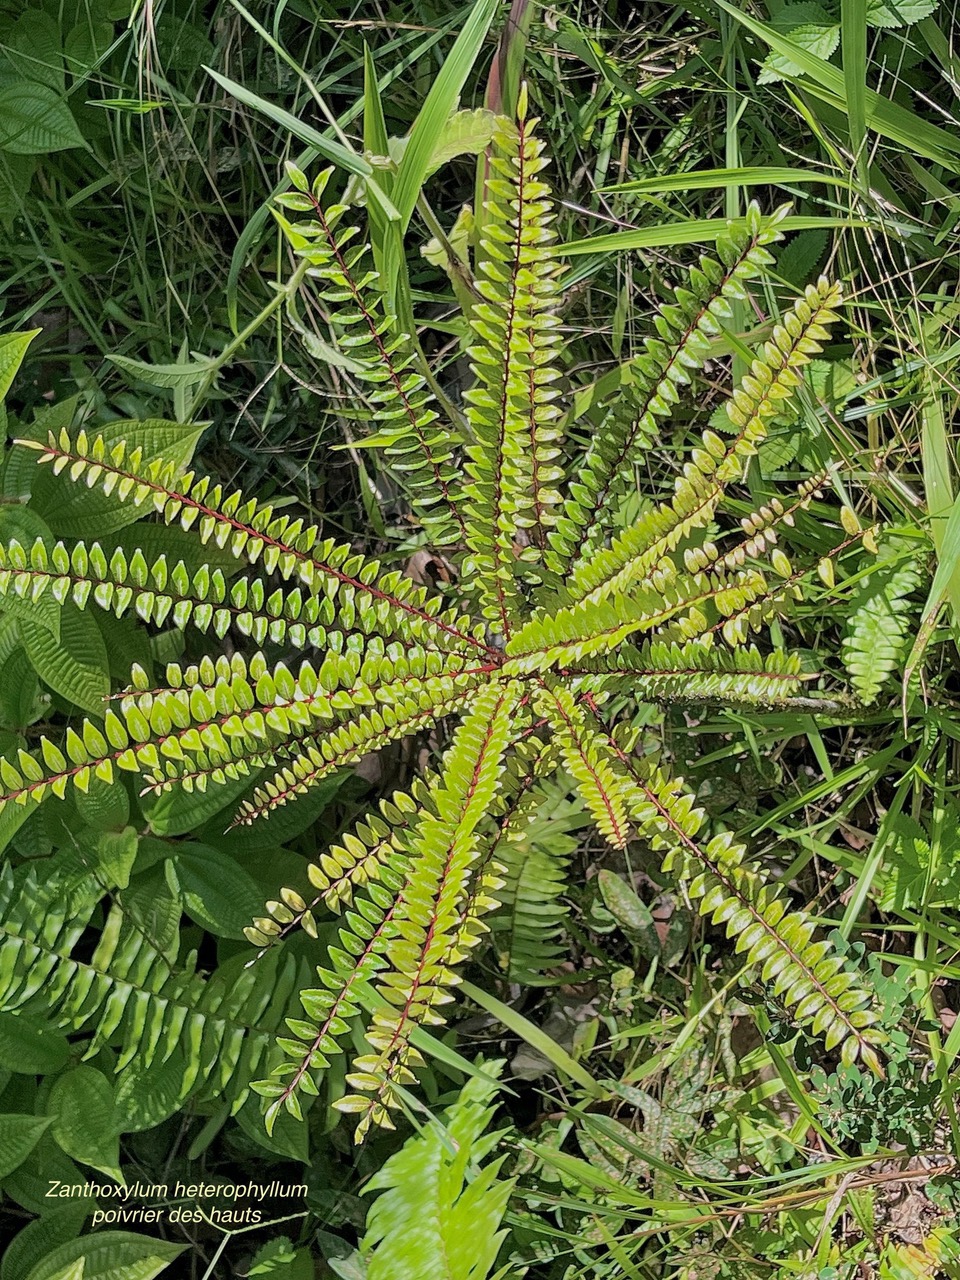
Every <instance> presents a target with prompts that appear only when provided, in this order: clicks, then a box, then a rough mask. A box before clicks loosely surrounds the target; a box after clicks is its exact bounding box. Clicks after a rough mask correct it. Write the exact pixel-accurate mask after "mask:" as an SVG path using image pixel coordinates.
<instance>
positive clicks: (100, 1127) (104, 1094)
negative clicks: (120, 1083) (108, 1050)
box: [47, 1066, 123, 1184]
mask: <svg viewBox="0 0 960 1280" xmlns="http://www.w3.org/2000/svg"><path fill="white" fill-rule="evenodd" d="M47 1114H48V1116H50V1118H51V1121H52V1123H51V1125H50V1132H51V1133H52V1134H53V1136H54V1138H55V1139H56V1140H57V1142H58V1143H59V1144H60V1146H61V1147H62V1148H63V1150H64V1151H65V1152H66V1153H67V1155H68V1156H71V1157H72V1158H73V1159H74V1160H77V1161H79V1163H80V1164H86V1165H90V1167H91V1168H93V1169H98V1170H99V1171H100V1172H101V1173H105V1174H107V1176H108V1177H110V1178H112V1179H113V1180H114V1181H115V1182H119V1183H121V1184H122V1183H123V1174H122V1173H121V1172H120V1138H119V1133H120V1127H119V1118H118V1116H117V1109H116V1102H115V1099H114V1092H113V1085H112V1084H111V1083H110V1081H109V1080H108V1079H107V1077H106V1076H105V1075H104V1074H103V1072H102V1071H97V1069H96V1068H95V1067H89V1066H79V1067H74V1069H73V1070H72V1071H68V1072H66V1074H65V1075H62V1076H59V1077H58V1078H57V1079H56V1080H55V1081H54V1083H53V1088H52V1089H51V1090H50V1097H49V1098H48V1100H47Z"/></svg>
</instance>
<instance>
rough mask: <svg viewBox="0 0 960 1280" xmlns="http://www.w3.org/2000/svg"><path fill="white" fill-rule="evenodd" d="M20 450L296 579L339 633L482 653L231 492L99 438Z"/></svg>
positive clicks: (460, 622) (398, 577) (293, 523)
mask: <svg viewBox="0 0 960 1280" xmlns="http://www.w3.org/2000/svg"><path fill="white" fill-rule="evenodd" d="M19 443H21V444H23V445H24V446H25V447H27V448H31V449H39V450H40V461H41V463H50V464H51V465H52V467H53V470H54V472H55V473H57V474H59V473H60V472H61V471H63V470H64V469H65V468H67V467H69V468H70V476H71V479H72V480H73V481H74V482H75V483H76V482H78V481H80V480H81V479H82V480H83V481H84V482H85V483H86V484H87V486H88V487H89V488H92V487H94V485H98V486H99V487H100V488H101V489H103V491H104V492H105V493H108V494H114V495H115V496H116V497H118V498H119V499H121V500H122V501H125V502H130V503H131V504H132V505H134V506H136V507H146V508H148V509H151V510H155V511H157V512H158V513H159V514H160V515H161V516H162V517H163V519H164V521H165V522H166V523H167V524H172V523H174V522H177V523H179V524H180V525H181V526H182V527H183V528H184V529H190V528H193V527H194V526H196V529H197V533H198V537H199V540H200V542H201V543H203V544H206V543H207V542H209V541H210V540H211V539H213V541H214V542H215V543H216V545H217V546H218V547H221V548H224V549H227V550H229V551H230V553H231V554H232V555H234V556H236V558H237V559H239V560H246V561H247V562H248V563H250V564H257V563H258V562H259V563H261V564H262V565H263V567H264V570H265V571H266V572H267V573H274V572H276V573H278V574H279V575H280V576H281V577H282V578H284V579H288V578H291V577H296V578H298V579H299V580H300V581H301V582H302V583H303V584H304V585H305V586H306V588H307V589H308V590H309V591H310V592H312V593H313V592H321V591H322V592H323V593H324V594H325V595H326V596H327V597H328V598H329V599H330V600H331V601H333V602H334V603H335V605H336V610H337V619H338V622H339V624H340V626H341V628H342V629H343V630H353V629H355V628H356V629H358V630H363V631H369V632H374V633H377V634H385V635H390V636H392V635H396V636H399V637H401V638H404V639H408V640H412V641H415V642H417V643H421V644H424V643H429V644H431V645H434V646H435V647H437V648H440V649H445V650H450V649H453V650H461V651H466V652H470V651H471V650H473V651H474V652H475V651H477V650H480V651H483V652H490V650H489V648H488V646H487V645H486V644H485V643H484V642H483V640H482V639H480V635H481V634H482V628H480V627H479V626H478V625H477V624H475V623H474V622H472V621H471V620H470V619H469V618H464V617H462V616H460V615H459V614H458V613H457V612H456V611H455V610H449V609H446V608H445V607H444V602H443V600H442V599H440V598H439V597H436V596H430V595H429V594H428V593H427V592H426V591H424V590H423V588H421V587H417V586H415V585H414V583H412V582H411V581H410V580H409V579H407V578H404V577H403V576H402V574H400V573H396V572H388V573H382V572H381V570H380V565H379V563H378V562H377V561H375V560H367V559H366V557H364V556H362V555H359V554H357V553H356V552H355V551H354V550H353V548H352V547H350V546H348V545H346V544H339V545H338V544H337V543H336V542H335V541H334V540H333V539H332V538H327V539H325V540H323V541H320V535H319V531H318V530H317V529H316V528H315V527H313V526H307V527H306V528H305V527H304V525H303V521H302V520H299V519H293V518H292V517H290V516H286V515H279V516H277V515H274V513H273V510H272V508H271V507H269V506H265V507H261V506H259V505H258V504H257V503H256V502H255V501H254V500H253V499H244V498H243V495H242V494H241V493H240V492H239V491H235V492H234V493H232V494H228V495H226V496H225V495H224V494H223V491H222V489H221V486H220V485H211V482H210V479H209V478H208V477H206V476H204V477H200V478H197V477H195V476H194V475H193V474H192V473H190V472H188V473H186V474H185V475H181V474H179V470H178V468H177V467H176V466H175V465H172V464H168V463H164V462H163V461H162V460H153V461H150V462H144V461H143V454H142V450H141V449H140V448H139V447H138V448H135V449H131V450H128V449H127V446H126V444H125V443H124V442H123V441H121V442H119V443H118V444H116V445H114V446H113V447H110V446H108V445H107V444H105V443H104V440H103V438H102V436H96V437H94V438H93V439H92V440H89V439H88V438H87V435H86V433H85V432H84V431H80V432H78V433H77V436H76V439H75V440H71V438H70V435H69V433H68V432H66V431H61V432H60V433H59V434H57V435H54V434H52V433H51V434H50V436H49V438H48V441H47V443H46V445H42V444H38V443H37V442H36V441H35V440H23V441H20V442H19Z"/></svg>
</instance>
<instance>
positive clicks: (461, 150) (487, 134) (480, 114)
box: [389, 107, 496, 178]
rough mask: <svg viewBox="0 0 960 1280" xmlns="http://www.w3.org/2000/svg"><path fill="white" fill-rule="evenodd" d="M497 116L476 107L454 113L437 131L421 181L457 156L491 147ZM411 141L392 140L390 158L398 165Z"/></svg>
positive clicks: (476, 153) (475, 153) (477, 152)
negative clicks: (472, 109) (437, 134)
mask: <svg viewBox="0 0 960 1280" xmlns="http://www.w3.org/2000/svg"><path fill="white" fill-rule="evenodd" d="M495 120H496V117H495V116H494V114H493V112H492V111H487V110H486V109H485V108H484V107H478V108H477V109H476V110H475V111H455V112H454V113H453V115H452V116H450V118H449V119H448V120H446V121H445V122H444V125H443V127H442V128H441V130H440V133H439V136H438V137H437V140H436V143H435V144H434V148H433V151H432V152H431V155H430V160H429V162H428V164H427V171H426V173H425V174H424V178H429V177H431V176H432V175H433V174H434V173H436V172H437V170H438V169H442V168H443V166H444V165H445V164H449V163H450V161H451V160H455V159H456V158H457V156H475V155H479V154H480V152H481V151H483V149H484V148H485V147H487V146H489V145H490V139H491V138H492V137H493V127H494V122H495ZM409 142H410V139H409V138H391V139H390V141H389V148H390V158H391V159H392V160H394V161H395V162H396V163H397V164H398V165H399V163H400V161H401V160H402V159H403V156H404V154H405V152H406V150H407V146H408V144H409Z"/></svg>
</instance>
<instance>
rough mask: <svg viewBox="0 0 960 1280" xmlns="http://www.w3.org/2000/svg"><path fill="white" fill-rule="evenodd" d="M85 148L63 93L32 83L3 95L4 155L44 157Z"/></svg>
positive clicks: (0, 128) (0, 137) (0, 136)
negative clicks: (8, 153)
mask: <svg viewBox="0 0 960 1280" xmlns="http://www.w3.org/2000/svg"><path fill="white" fill-rule="evenodd" d="M85 145H86V144H85V143H84V140H83V134H82V133H81V132H80V130H79V129H78V128H77V122H76V121H75V120H74V118H73V116H72V115H71V114H70V108H69V107H68V106H67V103H66V100H65V98H64V96H63V94H62V93H58V92H57V90H55V89H51V88H50V87H49V86H48V85H45V84H37V83H35V82H34V81H30V80H23V81H21V82H20V83H19V84H15V85H12V86H11V87H10V88H8V89H4V90H2V91H0V151H11V152H13V153H14V154H15V155H21V156H40V155H47V154H49V153H50V152H52V151H67V150H69V149H70V148H71V147H82V146H85Z"/></svg>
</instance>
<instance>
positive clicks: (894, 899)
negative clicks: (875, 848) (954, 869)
mask: <svg viewBox="0 0 960 1280" xmlns="http://www.w3.org/2000/svg"><path fill="white" fill-rule="evenodd" d="M888 848H889V852H890V856H889V858H887V859H886V864H887V866H888V868H889V869H888V873H887V878H886V880H885V882H884V885H883V890H882V892H881V893H880V895H879V899H878V901H879V903H880V906H881V907H882V908H883V909H884V911H891V910H893V911H904V910H911V909H915V908H917V907H919V906H920V905H921V904H922V902H923V895H924V889H925V887H926V883H927V876H928V873H929V869H930V843H929V838H928V836H927V833H926V831H924V829H923V827H921V826H920V824H919V822H915V821H914V820H913V818H911V817H910V816H909V815H908V814H905V813H898V814H895V815H893V817H892V819H891V837H890V841H889V844H888Z"/></svg>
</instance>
